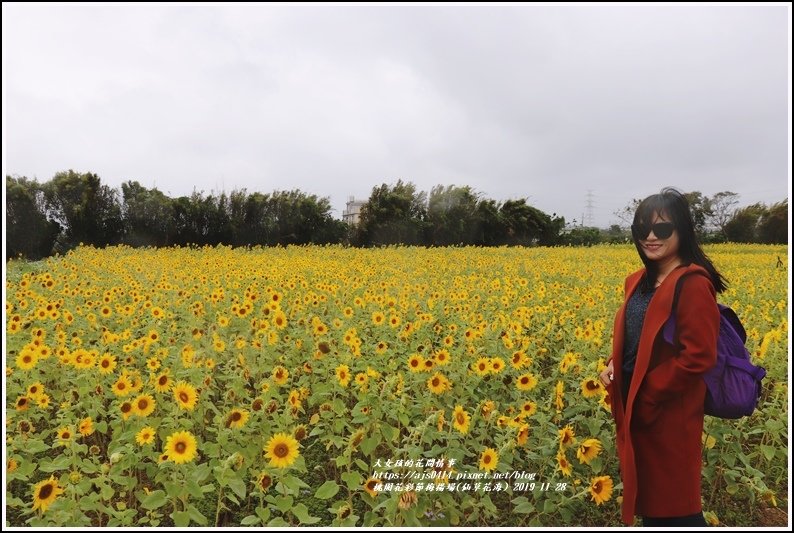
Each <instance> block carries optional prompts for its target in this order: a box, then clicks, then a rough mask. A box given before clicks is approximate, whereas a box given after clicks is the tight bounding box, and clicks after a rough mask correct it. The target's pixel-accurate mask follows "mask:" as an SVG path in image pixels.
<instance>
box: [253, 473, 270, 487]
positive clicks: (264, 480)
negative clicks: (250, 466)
mask: <svg viewBox="0 0 794 533" xmlns="http://www.w3.org/2000/svg"><path fill="white" fill-rule="evenodd" d="M271 485H273V478H272V477H270V474H268V473H267V472H262V473H261V474H259V477H257V479H256V486H257V487H259V488H260V489H261V490H262V492H267V489H269V488H270V487H271Z"/></svg>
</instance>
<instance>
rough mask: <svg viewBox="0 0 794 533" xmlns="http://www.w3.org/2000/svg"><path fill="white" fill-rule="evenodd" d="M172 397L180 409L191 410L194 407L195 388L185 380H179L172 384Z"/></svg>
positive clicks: (196, 396)
mask: <svg viewBox="0 0 794 533" xmlns="http://www.w3.org/2000/svg"><path fill="white" fill-rule="evenodd" d="M174 398H176V403H177V405H179V408H180V409H186V410H189V411H192V410H193V409H194V408H195V407H196V400H197V399H198V394H197V393H196V388H195V387H193V385H191V384H190V383H187V382H186V381H179V382H177V384H176V385H174Z"/></svg>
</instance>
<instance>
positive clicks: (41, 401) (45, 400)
mask: <svg viewBox="0 0 794 533" xmlns="http://www.w3.org/2000/svg"><path fill="white" fill-rule="evenodd" d="M36 405H38V406H39V407H40V408H41V409H46V408H47V407H49V406H50V395H49V394H39V397H38V398H36Z"/></svg>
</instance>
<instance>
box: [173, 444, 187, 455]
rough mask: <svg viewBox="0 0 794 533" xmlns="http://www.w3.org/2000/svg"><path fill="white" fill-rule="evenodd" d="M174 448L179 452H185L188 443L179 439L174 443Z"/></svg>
mask: <svg viewBox="0 0 794 533" xmlns="http://www.w3.org/2000/svg"><path fill="white" fill-rule="evenodd" d="M174 450H176V453H179V454H182V453H185V450H187V444H185V443H184V442H182V441H179V442H177V443H176V444H175V445H174Z"/></svg>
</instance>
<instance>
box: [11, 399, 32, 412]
mask: <svg viewBox="0 0 794 533" xmlns="http://www.w3.org/2000/svg"><path fill="white" fill-rule="evenodd" d="M14 407H15V409H16V410H17V411H25V410H26V409H27V408H28V407H30V399H29V398H28V397H27V396H18V397H17V401H16V402H15V403H14Z"/></svg>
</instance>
